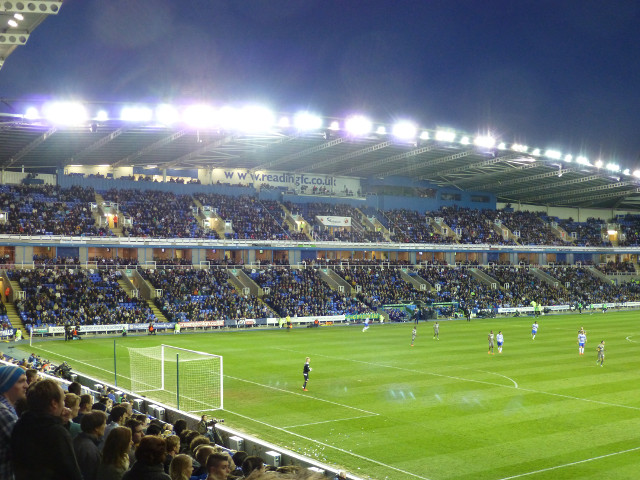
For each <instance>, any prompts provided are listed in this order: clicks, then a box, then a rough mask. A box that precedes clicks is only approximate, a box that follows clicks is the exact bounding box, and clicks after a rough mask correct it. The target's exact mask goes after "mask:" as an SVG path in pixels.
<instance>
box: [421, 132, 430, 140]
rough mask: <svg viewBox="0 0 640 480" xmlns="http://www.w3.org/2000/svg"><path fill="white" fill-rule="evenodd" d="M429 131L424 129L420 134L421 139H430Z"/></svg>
mask: <svg viewBox="0 0 640 480" xmlns="http://www.w3.org/2000/svg"><path fill="white" fill-rule="evenodd" d="M429 138H430V137H429V132H427V131H426V130H424V131H423V132H422V133H421V134H420V140H429Z"/></svg>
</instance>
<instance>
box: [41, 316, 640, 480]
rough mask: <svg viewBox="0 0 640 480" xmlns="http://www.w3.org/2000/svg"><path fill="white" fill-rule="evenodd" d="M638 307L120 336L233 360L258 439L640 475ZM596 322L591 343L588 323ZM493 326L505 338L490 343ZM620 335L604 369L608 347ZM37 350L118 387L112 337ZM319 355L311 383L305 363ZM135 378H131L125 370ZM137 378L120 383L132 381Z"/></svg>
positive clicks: (459, 474)
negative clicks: (600, 351)
mask: <svg viewBox="0 0 640 480" xmlns="http://www.w3.org/2000/svg"><path fill="white" fill-rule="evenodd" d="M639 316H640V314H639V313H638V312H623V313H614V312H609V313H607V314H602V313H600V312H598V313H596V314H593V315H584V314H583V315H581V316H579V315H558V316H543V317H541V318H540V319H539V323H540V329H539V332H538V335H537V337H536V339H535V340H532V339H531V324H532V322H533V319H532V318H530V317H525V318H522V317H520V318H504V319H502V318H501V319H485V320H472V321H471V322H470V323H468V322H466V321H464V320H456V321H441V322H440V325H441V326H440V340H439V341H438V340H434V339H433V329H432V322H426V323H421V324H420V325H419V326H418V337H417V338H416V342H415V346H414V347H410V343H411V330H412V327H413V326H412V325H411V324H394V325H378V324H375V325H372V326H371V328H370V329H369V330H368V331H367V332H362V328H361V327H359V326H355V325H354V326H345V327H343V326H335V327H321V328H317V329H306V328H304V329H302V328H301V329H294V330H292V331H286V330H244V331H231V332H218V333H213V334H211V333H205V334H183V335H161V336H157V337H147V336H139V337H129V338H118V339H116V343H117V348H116V350H117V352H118V355H119V356H122V357H123V358H121V359H120V360H119V365H125V364H126V359H125V358H124V357H125V355H126V351H127V350H126V348H124V347H125V346H135V347H144V346H150V345H155V344H159V343H167V344H170V345H175V346H179V347H183V348H189V349H194V350H200V351H204V352H209V353H215V354H218V355H223V356H224V373H225V378H224V389H225V398H224V402H225V410H224V412H216V413H215V416H218V417H224V418H225V419H226V424H227V425H228V426H230V427H233V428H236V429H238V430H242V431H246V432H248V433H250V434H252V435H254V436H256V437H258V438H262V439H264V440H267V441H269V442H272V443H275V444H278V445H281V446H284V447H286V448H288V449H291V450H293V451H296V452H299V453H301V454H304V455H307V456H309V457H312V458H315V459H317V460H321V461H323V462H327V463H330V464H334V465H339V466H341V467H344V468H346V469H347V470H348V471H349V472H351V473H353V474H355V475H358V476H361V477H365V478H374V479H380V480H382V479H394V480H395V479H403V480H404V479H429V480H471V479H473V480H482V479H486V480H502V479H520V478H522V479H527V480H541V479H554V480H555V479H575V478H580V479H598V480H601V479H603V478H606V479H634V480H635V479H637V478H639V477H640V473H639V472H640V433H639V432H640V381H639V380H640V323H639V318H638V317H639ZM581 326H584V328H585V330H586V331H587V338H588V343H587V346H586V353H585V355H583V356H580V355H578V346H577V343H576V341H577V333H578V329H579V327H581ZM489 330H493V332H494V333H496V334H497V333H498V331H499V330H502V332H503V333H504V336H505V345H504V351H503V353H502V354H498V353H497V349H496V353H495V355H488V354H487V334H488V333H489ZM601 340H605V341H606V347H607V351H606V361H605V365H604V367H600V366H597V365H596V356H597V354H596V345H597V344H598V343H599V342H600V341H601ZM32 350H33V351H36V352H39V353H40V354H42V355H43V356H44V357H45V358H49V359H52V360H58V361H62V360H66V361H67V362H69V363H70V365H71V366H72V367H73V368H74V369H75V370H78V371H82V372H85V373H87V374H89V375H92V376H95V377H99V378H101V379H104V380H106V381H109V382H110V383H113V339H112V338H111V339H109V338H97V339H86V340H84V341H82V342H67V343H64V342H61V341H60V342H42V343H38V344H34V346H33V348H32ZM306 356H309V357H311V366H312V367H313V371H312V372H311V376H310V381H309V385H308V388H309V391H308V392H303V391H302V381H303V378H302V367H303V364H304V360H305V357H306ZM123 375H124V374H123ZM125 381H126V380H124V379H120V380H119V384H120V385H121V386H124V385H122V383H123V382H125Z"/></svg>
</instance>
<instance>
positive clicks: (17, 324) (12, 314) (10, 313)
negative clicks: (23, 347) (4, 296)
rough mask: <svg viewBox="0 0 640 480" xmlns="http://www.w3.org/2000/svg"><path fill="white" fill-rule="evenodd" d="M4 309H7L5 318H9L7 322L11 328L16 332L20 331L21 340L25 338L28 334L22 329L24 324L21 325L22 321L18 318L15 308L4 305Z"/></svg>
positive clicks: (7, 304)
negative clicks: (16, 330)
mask: <svg viewBox="0 0 640 480" xmlns="http://www.w3.org/2000/svg"><path fill="white" fill-rule="evenodd" d="M4 305H5V307H6V308H7V317H9V321H10V322H11V326H12V327H13V328H16V329H18V330H21V331H22V338H27V336H28V335H29V333H28V332H27V329H26V328H24V324H23V323H22V319H21V318H20V314H19V313H18V310H17V309H16V306H15V305H14V304H13V303H9V302H7V303H5V304H4Z"/></svg>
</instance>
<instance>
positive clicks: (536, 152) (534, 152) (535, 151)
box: [531, 148, 540, 157]
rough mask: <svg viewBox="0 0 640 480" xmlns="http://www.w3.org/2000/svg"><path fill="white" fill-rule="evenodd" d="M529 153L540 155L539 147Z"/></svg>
mask: <svg viewBox="0 0 640 480" xmlns="http://www.w3.org/2000/svg"><path fill="white" fill-rule="evenodd" d="M531 155H535V156H536V157H539V156H540V149H539V148H534V149H533V151H532V152H531Z"/></svg>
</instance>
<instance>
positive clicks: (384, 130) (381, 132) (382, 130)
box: [376, 125, 387, 135]
mask: <svg viewBox="0 0 640 480" xmlns="http://www.w3.org/2000/svg"><path fill="white" fill-rule="evenodd" d="M376 133H377V134H378V135H386V134H387V128H386V127H385V126H384V125H380V126H379V127H378V128H376Z"/></svg>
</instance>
